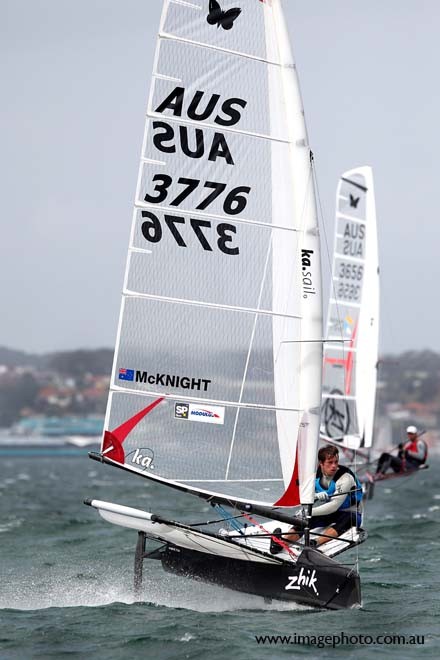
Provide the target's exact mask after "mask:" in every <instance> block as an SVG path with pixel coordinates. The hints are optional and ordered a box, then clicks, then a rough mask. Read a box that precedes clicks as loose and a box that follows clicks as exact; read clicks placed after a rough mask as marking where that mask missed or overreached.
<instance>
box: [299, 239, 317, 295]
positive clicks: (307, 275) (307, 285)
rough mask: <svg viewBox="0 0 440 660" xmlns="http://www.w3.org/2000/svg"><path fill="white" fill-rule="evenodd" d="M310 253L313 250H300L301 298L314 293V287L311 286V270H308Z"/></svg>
mask: <svg viewBox="0 0 440 660" xmlns="http://www.w3.org/2000/svg"><path fill="white" fill-rule="evenodd" d="M312 254H313V250H301V268H302V284H303V298H308V297H309V296H310V295H311V296H314V295H315V294H316V289H315V288H314V287H313V281H312V271H311V270H308V269H309V268H310V267H311V265H312Z"/></svg>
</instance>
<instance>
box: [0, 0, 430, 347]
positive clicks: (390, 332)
mask: <svg viewBox="0 0 440 660" xmlns="http://www.w3.org/2000/svg"><path fill="white" fill-rule="evenodd" d="M239 1H241V2H243V1H245V2H249V1H252V0H237V3H239ZM161 6H162V0H74V1H73V0H0V9H1V16H2V18H1V22H0V73H1V80H2V86H1V98H2V101H1V111H2V120H1V122H0V144H1V149H0V181H1V208H2V221H1V241H0V251H1V252H0V274H1V309H2V311H3V319H2V324H1V328H0V345H4V346H8V347H10V348H17V349H22V350H26V351H32V352H46V351H54V350H63V349H76V348H79V347H84V348H96V347H102V346H108V347H113V346H114V342H115V336H116V328H117V321H118V314H119V305H120V292H121V288H122V281H123V274H124V269H125V259H126V253H127V245H128V238H129V230H130V225H131V212H132V203H133V200H134V193H135V185H136V179H137V172H138V165H139V155H140V148H141V141H142V135H143V129H144V120H145V117H144V111H145V107H146V99H147V94H148V89H149V85H150V76H151V70H152V60H153V54H154V49H155V42H156V32H157V28H158V25H159V17H160V11H161ZM284 7H285V10H286V17H287V20H288V24H289V30H290V36H291V41H292V45H293V51H294V55H295V59H296V62H297V67H298V71H299V75H300V82H301V88H302V94H303V100H304V107H305V112H306V120H307V125H308V131H309V137H310V143H311V146H312V149H313V151H314V153H315V159H316V168H317V174H318V182H319V193H320V198H321V203H322V207H323V211H324V217H325V220H326V224H327V227H328V229H329V236H330V237H331V236H332V231H333V215H334V197H335V188H336V184H337V180H338V177H339V175H340V174H341V173H342V172H343V171H344V170H347V169H351V168H353V167H356V166H358V165H371V166H372V167H373V171H374V176H375V187H376V205H377V215H378V225H379V252H380V261H381V272H382V279H381V324H380V325H381V344H380V348H381V352H382V353H390V352H400V351H403V350H407V349H425V348H431V349H434V350H437V351H440V331H439V327H440V303H439V295H438V289H439V287H440V277H439V275H440V241H439V229H438V227H437V225H438V216H439V209H438V206H439V189H440V186H439V156H438V155H439V153H440V137H439V129H438V123H439V121H440V91H439V79H440V78H439V72H438V68H439V66H440V2H438V0H369V1H368V2H361V1H360V0H359V1H354V0H284ZM331 243H332V240H331Z"/></svg>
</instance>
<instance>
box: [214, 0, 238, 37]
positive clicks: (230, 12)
mask: <svg viewBox="0 0 440 660" xmlns="http://www.w3.org/2000/svg"><path fill="white" fill-rule="evenodd" d="M240 14H241V9H239V8H238V7H236V8H235V9H227V10H226V11H223V9H222V8H221V7H220V5H219V3H218V2H217V0H209V14H208V16H207V17H206V20H207V21H208V23H209V24H210V25H215V24H216V23H217V28H219V27H220V26H221V27H222V28H223V29H224V30H230V29H231V28H232V27H233V25H234V21H235V19H236V18H238V17H239V16H240Z"/></svg>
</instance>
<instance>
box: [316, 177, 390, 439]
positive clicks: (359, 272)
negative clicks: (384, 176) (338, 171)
mask: <svg viewBox="0 0 440 660" xmlns="http://www.w3.org/2000/svg"><path fill="white" fill-rule="evenodd" d="M327 338H328V339H329V340H330V342H329V343H328V344H326V346H325V351H324V370H323V410H322V417H321V421H322V433H323V435H325V436H329V437H331V438H333V439H334V440H337V441H339V442H341V443H342V444H343V445H344V446H346V447H349V448H354V449H355V448H358V447H360V446H364V447H370V446H371V443H372V435H373V421H374V406H375V398H376V379H377V359H378V342H379V262H378V247H377V226H376V209H375V201H374V189H373V174H372V170H371V168H370V167H359V168H357V169H354V170H350V171H349V172H345V173H344V174H343V175H342V177H341V179H340V181H339V185H338V188H337V193H336V221H335V245H334V259H333V271H332V284H331V292H330V303H329V309H328V318H327ZM338 340H339V341H338Z"/></svg>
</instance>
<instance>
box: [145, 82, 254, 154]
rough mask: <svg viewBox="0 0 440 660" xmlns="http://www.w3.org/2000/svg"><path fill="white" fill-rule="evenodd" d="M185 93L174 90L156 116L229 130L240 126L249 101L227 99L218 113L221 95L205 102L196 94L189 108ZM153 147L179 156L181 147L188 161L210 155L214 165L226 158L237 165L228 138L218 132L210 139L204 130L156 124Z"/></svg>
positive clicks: (160, 122)
mask: <svg viewBox="0 0 440 660" xmlns="http://www.w3.org/2000/svg"><path fill="white" fill-rule="evenodd" d="M185 91H186V90H185V88H184V87H175V89H174V90H173V91H172V92H171V94H169V95H168V96H167V97H166V99H164V100H163V101H162V102H161V103H160V104H159V105H158V106H157V108H156V110H155V112H157V113H160V114H164V113H165V112H166V111H167V110H168V111H171V114H172V115H173V116H175V117H182V116H183V117H186V118H188V119H192V120H193V121H204V120H206V119H210V120H211V121H212V122H213V123H214V124H218V125H220V126H228V127H229V126H235V125H237V124H238V123H239V121H240V119H241V111H240V108H241V109H244V108H245V107H246V105H247V101H245V100H244V99H240V98H232V99H226V100H225V101H223V103H222V105H221V108H220V111H219V112H218V113H217V105H218V102H219V100H220V94H211V95H210V98H209V99H208V100H207V101H205V99H204V96H205V92H204V91H202V90H197V91H196V92H195V93H194V95H193V98H192V99H191V100H190V102H189V104H187V103H186V102H185ZM200 106H202V107H200ZM236 106H238V107H236ZM212 115H215V116H214V117H213V116H212ZM225 115H226V116H225ZM209 133H211V131H209ZM153 144H154V146H155V147H156V149H157V150H158V151H161V152H163V153H176V151H177V148H178V147H180V150H181V152H182V153H183V154H184V155H185V156H187V157H188V158H202V157H203V156H204V155H205V154H207V158H208V160H211V161H214V162H215V161H216V160H217V159H219V158H223V159H224V160H225V161H226V163H228V165H234V159H233V157H232V154H231V151H230V149H229V145H228V142H227V140H226V137H225V135H224V133H220V132H218V131H215V132H214V135H213V136H212V137H208V134H207V133H206V132H205V131H204V129H202V128H195V127H193V126H186V125H180V126H176V125H171V124H169V123H168V122H165V121H153Z"/></svg>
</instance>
